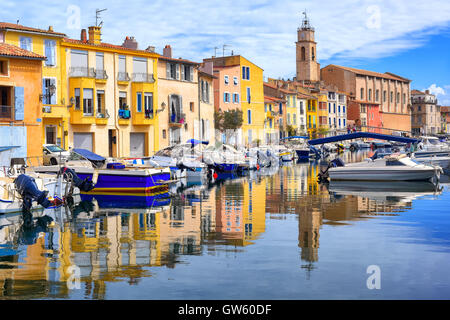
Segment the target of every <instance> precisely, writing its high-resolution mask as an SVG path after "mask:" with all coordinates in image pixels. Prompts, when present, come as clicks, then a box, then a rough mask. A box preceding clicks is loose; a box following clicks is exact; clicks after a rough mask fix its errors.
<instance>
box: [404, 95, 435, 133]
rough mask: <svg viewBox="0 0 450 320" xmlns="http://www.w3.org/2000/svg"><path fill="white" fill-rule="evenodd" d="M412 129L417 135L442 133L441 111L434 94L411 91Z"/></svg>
mask: <svg viewBox="0 0 450 320" xmlns="http://www.w3.org/2000/svg"><path fill="white" fill-rule="evenodd" d="M411 104H412V106H411V127H412V132H413V134H415V135H420V134H424V135H427V134H438V133H439V132H441V111H440V107H439V106H438V105H437V99H436V96H435V95H434V94H431V93H430V92H429V91H428V90H425V92H421V91H419V90H412V91H411Z"/></svg>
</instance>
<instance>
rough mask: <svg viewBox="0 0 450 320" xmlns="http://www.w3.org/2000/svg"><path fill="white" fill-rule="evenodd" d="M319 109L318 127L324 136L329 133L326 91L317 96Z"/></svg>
mask: <svg viewBox="0 0 450 320" xmlns="http://www.w3.org/2000/svg"><path fill="white" fill-rule="evenodd" d="M317 96H318V99H317V100H318V103H319V107H318V109H317V127H318V133H319V134H321V135H323V134H325V133H326V131H328V129H329V126H328V108H327V107H328V94H327V92H326V91H321V92H320V93H318V94H317Z"/></svg>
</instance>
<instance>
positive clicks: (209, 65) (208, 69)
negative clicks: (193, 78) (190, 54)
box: [200, 61, 213, 74]
mask: <svg viewBox="0 0 450 320" xmlns="http://www.w3.org/2000/svg"><path fill="white" fill-rule="evenodd" d="M200 71H203V72H205V73H208V74H213V62H212V61H204V62H203V65H202V66H201V67H200Z"/></svg>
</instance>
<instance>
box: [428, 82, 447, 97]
mask: <svg viewBox="0 0 450 320" xmlns="http://www.w3.org/2000/svg"><path fill="white" fill-rule="evenodd" d="M427 90H429V91H430V93H432V94H434V95H436V96H439V95H442V96H443V95H445V90H444V89H443V88H442V87H438V86H437V85H436V84H435V83H433V84H432V85H431V86H429V87H428V89H427Z"/></svg>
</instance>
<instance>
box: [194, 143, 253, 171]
mask: <svg viewBox="0 0 450 320" xmlns="http://www.w3.org/2000/svg"><path fill="white" fill-rule="evenodd" d="M202 160H203V162H204V163H206V164H207V165H208V166H209V167H212V168H214V171H215V172H217V173H235V172H243V171H245V170H248V169H256V166H257V159H256V157H254V156H251V155H247V154H246V152H244V151H239V150H237V149H235V148H234V147H232V146H230V145H228V144H224V143H220V142H217V143H216V144H215V145H211V146H208V147H206V148H205V149H204V150H202Z"/></svg>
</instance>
